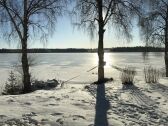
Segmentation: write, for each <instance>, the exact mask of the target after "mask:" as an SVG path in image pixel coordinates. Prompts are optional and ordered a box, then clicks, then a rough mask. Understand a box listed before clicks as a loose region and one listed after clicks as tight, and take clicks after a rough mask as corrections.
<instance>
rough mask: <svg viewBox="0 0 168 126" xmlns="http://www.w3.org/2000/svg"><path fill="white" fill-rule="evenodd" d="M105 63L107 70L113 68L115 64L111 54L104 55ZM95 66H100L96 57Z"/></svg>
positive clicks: (95, 56)
mask: <svg viewBox="0 0 168 126" xmlns="http://www.w3.org/2000/svg"><path fill="white" fill-rule="evenodd" d="M104 61H105V62H106V65H105V68H108V67H111V65H112V63H114V58H112V55H111V53H104ZM94 64H96V65H98V56H97V54H96V55H94Z"/></svg>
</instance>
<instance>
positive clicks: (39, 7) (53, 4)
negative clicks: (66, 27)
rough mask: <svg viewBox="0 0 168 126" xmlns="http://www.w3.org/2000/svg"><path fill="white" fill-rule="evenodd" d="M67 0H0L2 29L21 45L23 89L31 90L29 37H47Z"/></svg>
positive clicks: (24, 90) (25, 90) (25, 91)
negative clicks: (28, 52) (28, 54)
mask: <svg viewBox="0 0 168 126" xmlns="http://www.w3.org/2000/svg"><path fill="white" fill-rule="evenodd" d="M65 2H66V0H0V10H1V11H0V16H1V19H0V20H1V25H2V26H3V29H2V32H4V35H7V36H8V38H10V39H12V41H16V40H18V41H19V42H20V45H21V49H22V59H21V61H22V69H23V84H24V89H23V92H24V93H27V92H30V91H31V83H30V73H29V64H28V56H27V48H28V42H29V40H30V37H40V38H42V39H47V37H48V35H49V34H50V33H52V32H53V30H54V28H55V26H54V25H55V22H56V19H57V16H60V15H61V14H62V9H63V6H64V4H65Z"/></svg>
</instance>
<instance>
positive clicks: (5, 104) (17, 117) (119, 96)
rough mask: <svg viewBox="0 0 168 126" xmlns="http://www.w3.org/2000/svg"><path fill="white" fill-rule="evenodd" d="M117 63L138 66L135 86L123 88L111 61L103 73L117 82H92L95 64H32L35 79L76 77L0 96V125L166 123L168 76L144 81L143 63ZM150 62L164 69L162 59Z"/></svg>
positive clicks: (165, 125)
mask: <svg viewBox="0 0 168 126" xmlns="http://www.w3.org/2000/svg"><path fill="white" fill-rule="evenodd" d="M130 56H132V54H130ZM122 58H123V57H122ZM132 58H133V57H132ZM134 58H135V57H134ZM134 58H133V59H134ZM136 58H137V60H139V59H138V58H139V57H136ZM123 60H125V58H123ZM134 60H135V61H136V59H134ZM119 61H121V60H117V58H116V61H113V65H115V66H118V67H124V66H126V65H132V66H135V67H136V69H137V75H136V77H135V82H134V86H131V87H126V88H124V87H123V85H122V84H121V81H120V71H118V70H116V69H114V68H112V67H111V64H107V66H106V67H105V73H106V77H113V78H114V81H112V82H109V83H106V84H105V85H100V86H96V85H90V83H91V82H94V81H96V80H97V68H95V69H94V70H92V71H87V70H89V69H90V68H92V67H94V66H95V64H91V65H89V63H88V65H74V66H72V67H65V66H62V67H60V66H59V67H55V65H54V64H53V65H51V64H41V65H37V66H35V67H33V68H31V71H32V73H33V75H34V76H36V78H37V79H43V80H47V79H53V78H56V79H60V80H64V81H66V80H69V79H71V78H73V77H76V76H77V77H76V78H74V79H72V80H70V81H68V82H67V83H66V84H65V85H64V87H63V88H61V87H60V86H58V87H57V88H55V89H52V90H38V91H35V92H32V93H29V94H24V95H15V96H11V95H8V96H0V126H11V125H12V124H13V125H14V126H20V125H21V126H22V125H23V126H36V125H37V126H94V125H96V126H107V125H108V126H168V78H164V77H162V78H161V79H160V80H159V83H157V84H146V83H145V81H144V75H143V72H142V71H143V66H144V65H146V64H145V63H142V62H140V61H137V62H135V61H134V62H132V61H133V60H132V61H130V62H126V63H124V61H123V62H119ZM152 61H154V59H152V60H150V63H151V64H152V65H154V66H156V67H158V68H162V67H163V63H162V65H161V64H159V63H161V62H162V61H161V58H160V60H158V59H157V60H156V62H152ZM7 71H8V72H9V71H10V69H9V68H1V69H0V72H3V73H4V74H1V78H2V79H3V78H5V73H6V74H7V73H8V72H7ZM78 75H79V76H78ZM2 79H1V81H2ZM4 81H5V79H4ZM86 86H87V88H86Z"/></svg>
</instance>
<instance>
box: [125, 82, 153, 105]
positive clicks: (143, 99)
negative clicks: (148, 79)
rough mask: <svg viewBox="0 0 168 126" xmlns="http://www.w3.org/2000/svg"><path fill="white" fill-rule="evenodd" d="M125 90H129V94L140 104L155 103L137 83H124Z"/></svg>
mask: <svg viewBox="0 0 168 126" xmlns="http://www.w3.org/2000/svg"><path fill="white" fill-rule="evenodd" d="M123 90H125V91H129V92H130V93H129V96H130V97H131V98H133V99H134V100H136V102H137V103H138V104H139V105H145V106H151V105H153V104H155V101H153V100H152V99H151V98H150V97H148V96H147V95H146V94H144V93H143V92H142V91H141V90H140V89H139V88H138V87H136V86H135V85H124V86H123Z"/></svg>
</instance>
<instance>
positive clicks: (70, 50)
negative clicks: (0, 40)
mask: <svg viewBox="0 0 168 126" xmlns="http://www.w3.org/2000/svg"><path fill="white" fill-rule="evenodd" d="M163 51H164V48H157V47H115V48H105V52H163ZM91 52H97V49H77V48H68V49H45V48H43V49H42V48H40V49H38V48H33V49H28V53H91ZM0 53H21V49H0Z"/></svg>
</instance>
